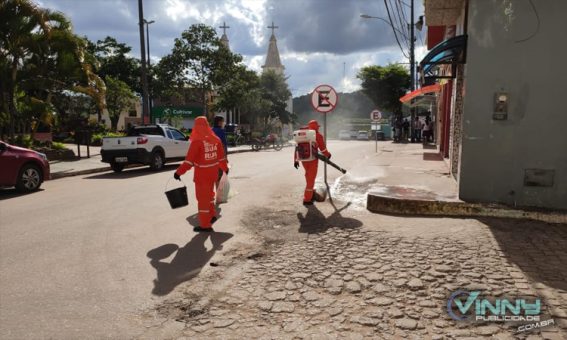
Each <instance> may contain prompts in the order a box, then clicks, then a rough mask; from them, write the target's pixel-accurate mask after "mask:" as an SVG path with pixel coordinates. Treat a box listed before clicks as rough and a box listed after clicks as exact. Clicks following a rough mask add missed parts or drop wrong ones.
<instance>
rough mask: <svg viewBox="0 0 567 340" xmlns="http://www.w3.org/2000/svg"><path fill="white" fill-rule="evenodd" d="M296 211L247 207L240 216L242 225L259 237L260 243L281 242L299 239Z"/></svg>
mask: <svg viewBox="0 0 567 340" xmlns="http://www.w3.org/2000/svg"><path fill="white" fill-rule="evenodd" d="M297 215H298V212H297V211H292V210H272V209H269V208H264V207H255V208H251V209H248V210H247V211H246V212H245V214H244V217H243V218H242V225H243V226H244V227H245V228H246V229H248V230H249V231H251V232H252V234H253V235H255V236H257V237H259V238H260V240H259V241H261V242H262V243H266V244H270V243H281V242H285V241H290V240H297V239H300V238H301V237H302V236H301V235H300V234H299V233H298V232H297V231H298V229H299V219H298V217H297Z"/></svg>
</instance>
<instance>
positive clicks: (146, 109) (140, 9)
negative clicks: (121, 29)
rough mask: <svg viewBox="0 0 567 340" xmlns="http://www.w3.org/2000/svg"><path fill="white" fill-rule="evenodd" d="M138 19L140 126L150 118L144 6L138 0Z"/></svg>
mask: <svg viewBox="0 0 567 340" xmlns="http://www.w3.org/2000/svg"><path fill="white" fill-rule="evenodd" d="M138 17H139V20H138V21H139V26H140V53H141V54H142V124H144V123H145V121H144V119H145V118H146V117H148V118H149V117H150V113H149V107H148V98H149V97H148V78H147V74H146V42H145V39H144V5H143V4H142V0H138Z"/></svg>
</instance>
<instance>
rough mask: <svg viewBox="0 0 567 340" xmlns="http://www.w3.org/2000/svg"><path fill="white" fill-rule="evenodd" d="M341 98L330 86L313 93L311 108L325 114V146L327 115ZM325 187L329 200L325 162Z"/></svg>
mask: <svg viewBox="0 0 567 340" xmlns="http://www.w3.org/2000/svg"><path fill="white" fill-rule="evenodd" d="M338 101H339V96H338V95H337V91H335V89H334V88H333V87H332V86H330V85H319V86H317V87H316V88H315V90H313V92H311V106H312V107H313V110H315V111H318V112H321V113H323V134H324V135H325V144H327V113H329V112H331V111H333V110H334V109H335V108H336V107H337V103H338ZM324 164H325V185H326V186H327V193H328V194H329V198H330V195H331V192H330V189H329V183H328V182H327V163H326V162H325V163H324Z"/></svg>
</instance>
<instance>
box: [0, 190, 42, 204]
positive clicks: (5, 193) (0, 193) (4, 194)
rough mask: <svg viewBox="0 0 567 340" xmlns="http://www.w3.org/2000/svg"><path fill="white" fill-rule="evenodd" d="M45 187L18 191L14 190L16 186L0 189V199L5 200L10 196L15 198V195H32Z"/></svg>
mask: <svg viewBox="0 0 567 340" xmlns="http://www.w3.org/2000/svg"><path fill="white" fill-rule="evenodd" d="M44 190H45V189H41V188H40V189H38V190H36V191H33V192H19V191H18V190H16V188H12V189H0V201H3V200H7V199H10V198H16V197H20V196H27V195H33V194H37V193H38V192H42V191H44Z"/></svg>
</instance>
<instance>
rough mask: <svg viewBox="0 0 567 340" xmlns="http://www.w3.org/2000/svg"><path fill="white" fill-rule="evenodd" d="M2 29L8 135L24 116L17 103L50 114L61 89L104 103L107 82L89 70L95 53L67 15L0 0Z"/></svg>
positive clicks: (24, 0)
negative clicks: (88, 47)
mask: <svg viewBox="0 0 567 340" xmlns="http://www.w3.org/2000/svg"><path fill="white" fill-rule="evenodd" d="M0 31H2V32H7V34H3V35H1V36H0V72H1V74H0V80H1V83H2V84H3V85H1V86H0V90H1V91H2V93H1V96H0V100H1V104H2V105H1V106H0V108H1V110H2V111H4V112H8V113H9V117H10V124H9V126H10V127H9V133H10V138H13V136H14V126H15V122H16V120H17V119H18V118H25V117H21V116H20V115H19V114H20V112H18V107H27V108H29V111H32V112H33V114H36V115H37V114H39V116H36V117H33V119H37V120H44V121H45V120H49V119H50V115H51V112H52V106H51V100H52V97H53V95H55V94H57V93H60V92H61V91H63V90H72V91H75V92H81V93H85V94H87V95H89V96H91V97H92V98H93V99H94V100H95V102H96V103H97V106H98V108H99V110H100V111H102V110H103V109H104V97H105V86H104V82H103V81H102V80H101V79H100V78H99V77H98V76H97V75H96V74H95V73H94V71H93V64H94V62H95V60H94V57H92V56H90V55H89V54H88V53H86V42H85V40H84V39H82V38H80V37H78V36H76V35H75V34H73V32H72V26H71V23H70V22H69V20H68V19H67V18H66V17H65V15H63V14H62V13H60V12H54V11H50V10H48V9H42V8H39V7H38V6H36V5H35V4H34V3H33V2H31V1H30V0H4V1H2V2H0ZM21 92H25V95H23V96H22V95H18V93H21ZM18 98H19V99H18ZM18 100H19V101H21V103H20V105H18V103H17V101H18ZM22 105H23V106H22ZM24 110H25V109H24ZM28 119H29V117H28Z"/></svg>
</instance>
